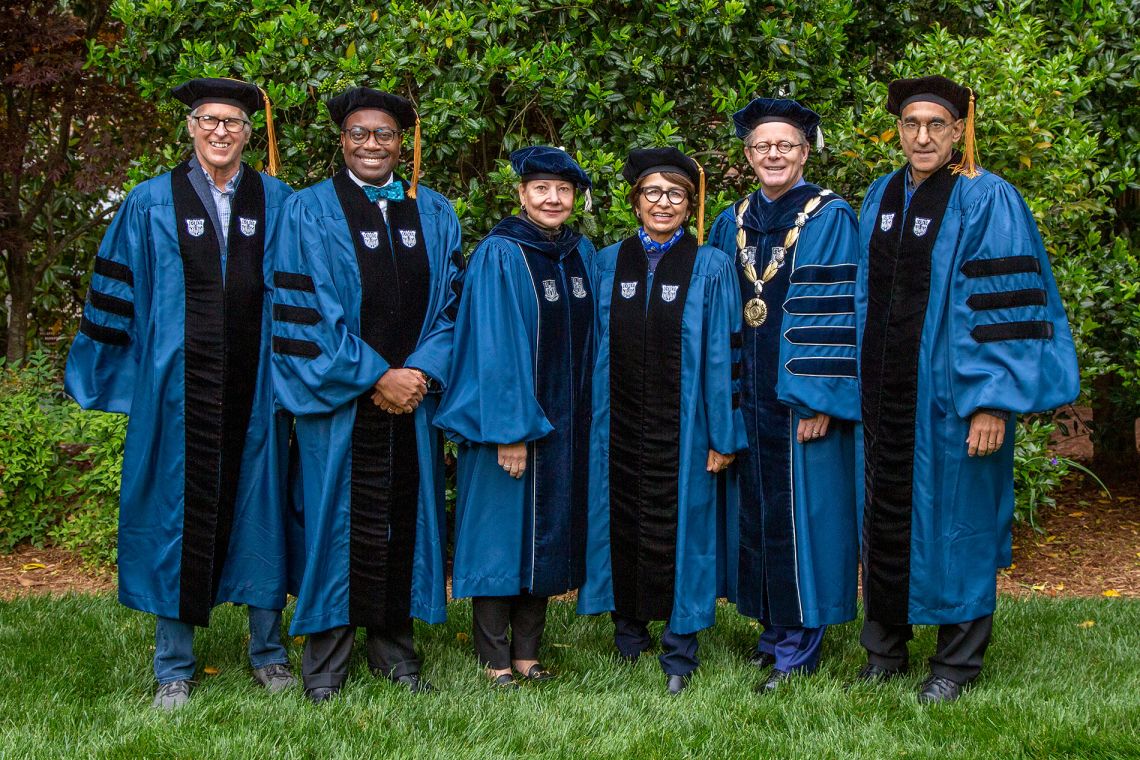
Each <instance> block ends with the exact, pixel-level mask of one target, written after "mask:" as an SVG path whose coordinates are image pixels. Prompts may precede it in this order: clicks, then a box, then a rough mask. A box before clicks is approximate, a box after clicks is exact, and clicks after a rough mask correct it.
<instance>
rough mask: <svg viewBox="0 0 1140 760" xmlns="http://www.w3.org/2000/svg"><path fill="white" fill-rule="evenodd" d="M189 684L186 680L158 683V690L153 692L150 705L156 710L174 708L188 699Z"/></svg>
mask: <svg viewBox="0 0 1140 760" xmlns="http://www.w3.org/2000/svg"><path fill="white" fill-rule="evenodd" d="M190 686H191V683H190V681H188V680H185V681H171V682H170V683H160V684H159V685H158V691H156V692H155V693H154V702H152V703H151V707H153V708H154V709H156V710H167V711H169V710H175V709H177V708H179V707H182V705H184V704H186V703H187V702H188V701H189V700H190Z"/></svg>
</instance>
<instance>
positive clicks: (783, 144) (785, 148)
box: [747, 140, 807, 155]
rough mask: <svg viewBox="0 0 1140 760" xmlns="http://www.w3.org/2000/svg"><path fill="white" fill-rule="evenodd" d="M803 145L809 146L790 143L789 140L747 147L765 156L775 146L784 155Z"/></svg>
mask: <svg viewBox="0 0 1140 760" xmlns="http://www.w3.org/2000/svg"><path fill="white" fill-rule="evenodd" d="M801 145H807V143H801V142H797V143H794V142H788V141H787V140H780V141H779V142H758V143H753V144H752V145H749V146H747V147H748V149H749V150H754V151H756V152H757V153H759V154H760V155H764V154H766V153H768V152H769V151H770V150H772V147H773V146H775V148H776V152H777V153H780V154H784V153H791V152H792V148H798V147H800V146H801Z"/></svg>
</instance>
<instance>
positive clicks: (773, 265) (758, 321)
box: [736, 190, 831, 327]
mask: <svg viewBox="0 0 1140 760" xmlns="http://www.w3.org/2000/svg"><path fill="white" fill-rule="evenodd" d="M828 195H831V191H830V190H821V191H820V193H819V195H816V196H814V197H812V198H811V199H809V200H808V202H807V203H806V204H805V205H804V210H803V211H801V212H800V213H798V214H796V221H795V224H793V225H792V228H791V229H790V230H788V234H787V235H785V236H784V244H783V245H782V246H776V247H773V248H772V255H771V256H770V257H769V258H768V264H767V265H766V266H765V267H764V272H763V274H761V275H759V276H757V274H756V246H750V245H748V236H747V235H746V234H745V232H744V214H745V212H746V211H748V205H749V203H750V202H751V199H750V198H745V199H744V200H743V201H741V203H740V206H739V207H737V209H736V250H737V251H738V255H739V257H740V268H741V269H742V270H743V271H744V277H745V278H746V279H747V280H748V281H749V282H750V283H752V287H753V289H754V290H755V291H756V295H755V296H753V297H752V299H751V300H749V301H748V303H746V304H744V321H745V323H747V324H748V326H749V327H759V326H760V325H762V324H764V322H765V321H766V320H767V319H768V304H766V303H764V299H763V298H761V296H762V295H763V294H764V283H766V282H768V281H769V280H771V279H772V278H773V277H775V276H776V272H778V271H780V267H782V266H784V259H785V258H787V256H788V253H789V252H790V251H791V250H792V249H793V248H795V246H796V243H797V242H799V239H800V230H802V229H803V227H804V225H805V224H807V220H808V218H809V217H810V216H811V215H812V212H814V211H815V210H816V209H818V208H819V205H820V204H821V203H823V199H824V198H825V197H827V196H828Z"/></svg>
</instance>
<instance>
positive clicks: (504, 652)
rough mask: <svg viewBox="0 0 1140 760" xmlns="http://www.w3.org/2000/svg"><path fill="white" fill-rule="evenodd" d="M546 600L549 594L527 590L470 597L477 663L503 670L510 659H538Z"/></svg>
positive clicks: (472, 635) (544, 624)
mask: <svg viewBox="0 0 1140 760" xmlns="http://www.w3.org/2000/svg"><path fill="white" fill-rule="evenodd" d="M548 601H549V598H548V597H545V596H531V595H530V594H529V593H527V592H526V591H524V592H522V593H521V594H518V595H516V596H476V597H473V598H472V599H471V638H472V640H473V641H474V642H475V654H476V655H477V656H478V657H479V663H480V664H481V665H483V666H484V667H488V668H492V669H494V670H505V669H507V668H509V667H510V666H511V660H537V659H538V647H539V645H540V644H541V643H542V632H543V630H545V628H546V605H547V602H548ZM508 629H509V634H508Z"/></svg>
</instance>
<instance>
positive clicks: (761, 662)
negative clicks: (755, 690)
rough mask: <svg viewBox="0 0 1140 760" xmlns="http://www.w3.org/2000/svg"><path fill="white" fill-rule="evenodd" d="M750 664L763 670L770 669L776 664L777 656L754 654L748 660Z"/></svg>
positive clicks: (761, 653)
mask: <svg viewBox="0 0 1140 760" xmlns="http://www.w3.org/2000/svg"><path fill="white" fill-rule="evenodd" d="M748 664H749V665H752V666H754V667H757V668H760V669H761V670H763V669H764V668H770V667H772V666H773V665H775V664H776V655H774V654H768V653H767V652H753V653H752V656H751V657H749V658H748Z"/></svg>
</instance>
